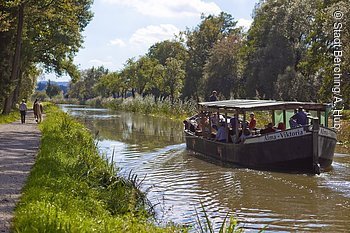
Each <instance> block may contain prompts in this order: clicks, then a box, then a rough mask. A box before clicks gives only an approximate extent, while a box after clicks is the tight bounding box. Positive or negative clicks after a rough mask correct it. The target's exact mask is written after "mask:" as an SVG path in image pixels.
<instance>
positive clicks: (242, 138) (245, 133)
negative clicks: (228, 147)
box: [237, 128, 252, 143]
mask: <svg viewBox="0 0 350 233" xmlns="http://www.w3.org/2000/svg"><path fill="white" fill-rule="evenodd" d="M251 136H252V134H251V132H250V130H249V129H248V128H246V129H244V130H243V133H242V135H241V136H240V137H239V139H238V142H237V143H244V141H245V140H246V138H249V137H251Z"/></svg>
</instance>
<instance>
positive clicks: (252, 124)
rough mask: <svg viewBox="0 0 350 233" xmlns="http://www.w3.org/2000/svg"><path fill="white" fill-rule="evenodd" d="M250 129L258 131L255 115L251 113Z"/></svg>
mask: <svg viewBox="0 0 350 233" xmlns="http://www.w3.org/2000/svg"><path fill="white" fill-rule="evenodd" d="M248 128H249V129H250V130H252V129H256V119H255V115H254V113H253V112H252V113H250V122H249V125H248Z"/></svg>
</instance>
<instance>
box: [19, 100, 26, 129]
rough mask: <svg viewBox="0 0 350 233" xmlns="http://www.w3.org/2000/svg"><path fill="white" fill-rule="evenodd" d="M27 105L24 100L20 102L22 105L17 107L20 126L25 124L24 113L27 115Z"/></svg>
mask: <svg viewBox="0 0 350 233" xmlns="http://www.w3.org/2000/svg"><path fill="white" fill-rule="evenodd" d="M27 110H28V109H27V104H26V103H25V101H24V100H22V103H21V104H20V105H19V112H20V113H21V122H22V124H24V123H26V113H27Z"/></svg>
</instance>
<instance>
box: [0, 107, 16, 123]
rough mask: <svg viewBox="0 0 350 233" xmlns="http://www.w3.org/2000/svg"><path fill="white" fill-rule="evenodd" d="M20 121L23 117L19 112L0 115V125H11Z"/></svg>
mask: <svg viewBox="0 0 350 233" xmlns="http://www.w3.org/2000/svg"><path fill="white" fill-rule="evenodd" d="M19 119H21V115H20V113H19V111H15V110H14V111H12V112H11V113H10V114H8V115H2V114H0V124H7V123H11V122H14V121H17V120H19Z"/></svg>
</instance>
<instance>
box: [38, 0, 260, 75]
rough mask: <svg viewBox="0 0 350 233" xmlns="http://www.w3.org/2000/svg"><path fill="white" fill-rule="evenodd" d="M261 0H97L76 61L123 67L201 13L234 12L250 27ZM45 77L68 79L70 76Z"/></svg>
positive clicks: (189, 24) (197, 20) (192, 24)
mask: <svg viewBox="0 0 350 233" xmlns="http://www.w3.org/2000/svg"><path fill="white" fill-rule="evenodd" d="M257 2H258V0H95V1H94V4H93V6H92V11H93V12H94V18H93V19H92V21H91V22H90V24H89V25H88V26H87V27H86V29H85V31H84V33H83V35H84V38H85V39H84V41H85V42H84V44H83V46H84V47H83V48H82V49H80V51H79V52H78V54H77V56H76V58H75V60H74V62H75V64H76V65H78V67H79V69H88V68H91V67H92V66H95V67H97V66H101V65H103V66H104V67H106V68H108V69H109V70H111V71H117V70H120V69H121V68H122V67H123V64H124V63H125V61H126V60H127V59H128V58H131V57H136V58H138V57H139V56H141V55H144V54H145V53H146V52H147V50H148V48H149V47H150V46H151V45H153V44H154V43H156V42H159V41H163V40H166V39H172V38H174V35H175V34H177V33H178V32H179V31H183V30H185V29H186V27H187V28H194V27H196V26H197V25H198V24H199V23H200V21H201V20H200V15H201V13H205V14H206V15H208V14H218V13H220V12H221V11H224V12H227V13H229V14H231V15H232V16H233V17H234V18H235V20H238V25H240V26H245V27H246V28H247V27H249V25H250V23H251V21H252V19H251V13H252V10H253V8H254V5H255V4H256V3H257ZM45 76H46V78H45V79H51V80H55V81H67V80H69V78H68V77H60V78H55V75H53V74H45Z"/></svg>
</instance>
